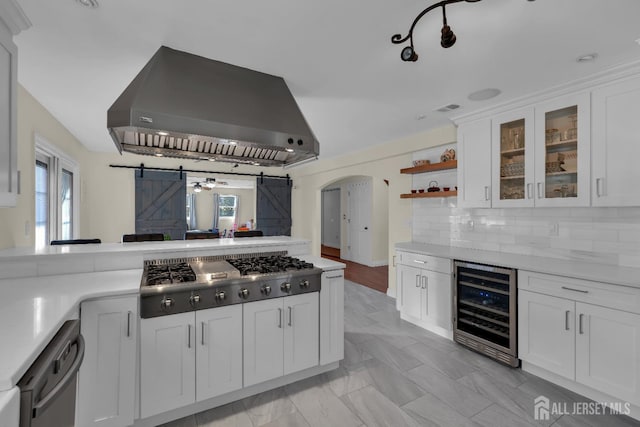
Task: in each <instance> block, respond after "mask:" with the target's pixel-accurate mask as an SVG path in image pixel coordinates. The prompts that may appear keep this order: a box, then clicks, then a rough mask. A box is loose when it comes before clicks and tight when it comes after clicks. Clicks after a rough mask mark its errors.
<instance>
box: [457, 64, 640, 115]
mask: <svg viewBox="0 0 640 427" xmlns="http://www.w3.org/2000/svg"><path fill="white" fill-rule="evenodd" d="M638 74H640V61H633V62H629V63H626V64H621V65H617V66H614V67H611V68H608V69H606V70H603V71H600V72H598V73H595V74H591V75H589V76H586V77H582V78H580V79H576V80H572V81H570V82H567V83H563V84H560V85H556V86H551V87H549V88H546V89H544V90H541V91H538V92H533V93H530V94H528V95H525V96H521V97H518V98H514V99H510V100H508V101H505V102H502V103H500V104H497V105H492V106H490V107H486V108H482V109H479V110H474V111H471V112H467V113H465V114H460V115H457V116H454V117H452V118H451V121H453V122H454V123H455V124H456V125H459V124H460V123H465V122H469V121H473V120H480V119H486V118H490V117H492V116H494V115H496V114H500V113H503V112H506V111H509V110H514V109H517V108H522V107H527V106H530V105H532V104H536V103H538V102H542V101H547V100H549V99H552V98H556V97H558V96H563V95H567V94H571V93H578V92H583V91H591V90H592V89H594V88H595V87H597V86H602V85H605V84H608V83H612V82H614V81H617V80H622V79H625V78H628V77H632V76H635V75H638Z"/></svg>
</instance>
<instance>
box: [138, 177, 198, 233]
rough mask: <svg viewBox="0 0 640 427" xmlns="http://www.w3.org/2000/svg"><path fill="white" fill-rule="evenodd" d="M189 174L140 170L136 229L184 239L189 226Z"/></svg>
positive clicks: (139, 231)
mask: <svg viewBox="0 0 640 427" xmlns="http://www.w3.org/2000/svg"><path fill="white" fill-rule="evenodd" d="M186 201H187V185H186V176H184V175H183V176H182V177H181V176H180V173H179V172H163V171H148V170H145V171H139V170H136V233H137V234H140V233H162V234H168V235H169V236H171V239H172V240H182V239H184V233H185V231H186V230H187V209H186Z"/></svg>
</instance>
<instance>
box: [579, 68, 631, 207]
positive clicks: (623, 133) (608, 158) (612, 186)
mask: <svg viewBox="0 0 640 427" xmlns="http://www.w3.org/2000/svg"><path fill="white" fill-rule="evenodd" d="M592 102H593V104H592V117H593V124H592V131H593V143H592V144H593V148H592V153H593V160H592V176H591V191H592V197H591V199H592V204H593V206H640V191H638V183H640V167H638V159H639V158H640V120H639V118H640V114H639V113H640V77H635V78H633V79H629V80H624V81H620V82H617V83H614V84H610V85H607V86H603V87H601V88H598V89H595V90H594V91H593V93H592Z"/></svg>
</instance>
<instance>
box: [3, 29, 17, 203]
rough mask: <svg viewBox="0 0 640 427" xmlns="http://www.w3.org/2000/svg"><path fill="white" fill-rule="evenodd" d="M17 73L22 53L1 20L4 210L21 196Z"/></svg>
mask: <svg viewBox="0 0 640 427" xmlns="http://www.w3.org/2000/svg"><path fill="white" fill-rule="evenodd" d="M17 71H18V49H17V48H16V45H15V44H14V43H13V41H12V37H11V32H10V31H9V29H8V28H6V27H5V26H4V24H3V21H2V20H1V19H0V207H11V206H15V205H16V196H17V194H18V170H17V167H18V153H17V148H18V147H17V134H16V123H17V122H16V96H17V91H16V86H17Z"/></svg>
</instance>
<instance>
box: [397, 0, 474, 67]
mask: <svg viewBox="0 0 640 427" xmlns="http://www.w3.org/2000/svg"><path fill="white" fill-rule="evenodd" d="M462 1H465V2H467V3H476V2H479V1H481V0H443V1H441V2H439V3H436V4H432V5H431V6H429V7H428V8H426V9H425V10H423V11H422V12H420V14H419V15H418V16H417V17H416V19H414V20H413V23H412V24H411V28H409V34H407V35H406V36H405V37H402V35H401V34H394V35H393V36H392V37H391V43H393V44H400V43H404V42H406V41H407V40H409V46H406V47H404V48H403V49H402V52H400V58H401V59H402V60H403V61H410V62H415V61H417V60H418V54H417V53H416V51H415V50H414V48H413V29H414V28H415V26H416V24H417V23H418V21H419V20H420V19H421V18H422V17H423V16H424V15H426V14H427V13H428V12H430V11H432V10H433V9H437V8H439V7H442V30H441V34H442V35H441V38H440V46H442V47H443V48H445V49H446V48H450V47H451V46H453V45H454V44H455V43H456V35H455V34H454V33H453V30H451V27H450V26H449V25H448V24H447V13H446V10H445V6H446V5H448V4H451V3H460V2H462Z"/></svg>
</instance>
